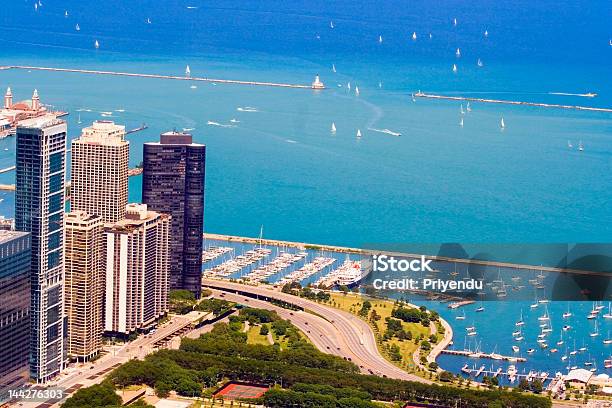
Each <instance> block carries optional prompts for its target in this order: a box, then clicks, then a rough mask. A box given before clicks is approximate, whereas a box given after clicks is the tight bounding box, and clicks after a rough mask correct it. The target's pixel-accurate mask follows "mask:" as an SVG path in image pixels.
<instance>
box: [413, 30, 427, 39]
mask: <svg viewBox="0 0 612 408" xmlns="http://www.w3.org/2000/svg"><path fill="white" fill-rule="evenodd" d="M430 35H431V34H430ZM416 39H417V35H416V31H415V32H413V33H412V41H416Z"/></svg>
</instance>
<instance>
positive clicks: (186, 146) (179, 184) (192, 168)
mask: <svg viewBox="0 0 612 408" xmlns="http://www.w3.org/2000/svg"><path fill="white" fill-rule="evenodd" d="M205 165H206V146H205V145H202V144H197V143H193V142H192V136H191V135H190V134H187V133H177V132H167V133H164V134H162V135H161V137H160V141H159V142H156V143H145V144H144V147H143V176H142V202H143V204H147V206H148V208H149V210H152V211H157V212H161V213H166V214H170V215H171V216H172V221H171V225H172V226H171V229H172V232H171V234H170V235H171V237H172V238H171V241H170V248H171V249H170V288H171V289H187V290H190V291H191V292H193V293H194V294H195V296H196V297H200V289H201V286H202V283H201V277H202V232H203V229H204V177H205Z"/></svg>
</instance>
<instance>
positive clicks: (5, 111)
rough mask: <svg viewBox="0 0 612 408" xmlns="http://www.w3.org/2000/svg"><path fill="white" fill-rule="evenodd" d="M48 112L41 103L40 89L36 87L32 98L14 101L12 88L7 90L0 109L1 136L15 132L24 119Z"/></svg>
mask: <svg viewBox="0 0 612 408" xmlns="http://www.w3.org/2000/svg"><path fill="white" fill-rule="evenodd" d="M46 113H47V108H45V107H44V106H42V104H41V103H40V97H39V96H38V91H37V90H36V89H35V90H34V93H33V94H32V99H31V100H28V101H19V102H17V103H13V93H12V91H11V88H8V89H7V90H6V94H5V95H4V105H3V107H2V109H0V138H2V137H6V136H8V135H10V134H13V133H14V132H15V128H16V127H17V124H18V123H19V122H21V121H22V120H26V119H31V118H35V117H38V116H42V115H44V114H46Z"/></svg>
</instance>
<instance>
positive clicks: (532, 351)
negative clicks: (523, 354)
mask: <svg viewBox="0 0 612 408" xmlns="http://www.w3.org/2000/svg"><path fill="white" fill-rule="evenodd" d="M533 353H535V349H532V348H530V349H529V350H527V354H533Z"/></svg>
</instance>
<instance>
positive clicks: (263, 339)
mask: <svg viewBox="0 0 612 408" xmlns="http://www.w3.org/2000/svg"><path fill="white" fill-rule="evenodd" d="M259 330H261V326H251V327H249V331H248V332H247V343H248V344H263V345H264V346H269V345H270V342H269V341H268V337H267V336H264V335H261V334H259Z"/></svg>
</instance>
